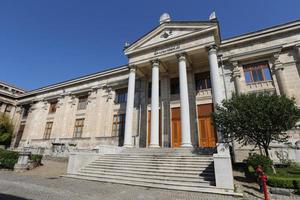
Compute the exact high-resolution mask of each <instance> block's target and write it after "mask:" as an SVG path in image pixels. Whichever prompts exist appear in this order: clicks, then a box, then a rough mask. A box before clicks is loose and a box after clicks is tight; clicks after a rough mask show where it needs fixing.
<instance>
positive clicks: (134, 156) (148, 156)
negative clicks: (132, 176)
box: [101, 154, 213, 160]
mask: <svg viewBox="0 0 300 200" xmlns="http://www.w3.org/2000/svg"><path fill="white" fill-rule="evenodd" d="M101 158H153V159H182V160H187V159H191V160H213V158H212V157H211V156H207V157H204V156H191V155H188V156H184V155H174V154H170V155H166V154H162V155H153V154H143V155H138V154H105V155H103V156H101Z"/></svg>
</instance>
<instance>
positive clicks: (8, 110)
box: [4, 105, 13, 113]
mask: <svg viewBox="0 0 300 200" xmlns="http://www.w3.org/2000/svg"><path fill="white" fill-rule="evenodd" d="M12 107H13V106H12V105H6V108H5V111H4V113H10V112H11V109H12Z"/></svg>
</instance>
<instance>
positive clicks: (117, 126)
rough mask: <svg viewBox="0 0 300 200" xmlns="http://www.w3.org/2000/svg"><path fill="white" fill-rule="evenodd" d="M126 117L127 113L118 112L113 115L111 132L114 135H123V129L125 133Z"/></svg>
mask: <svg viewBox="0 0 300 200" xmlns="http://www.w3.org/2000/svg"><path fill="white" fill-rule="evenodd" d="M125 119H126V114H125V113H117V114H114V115H113V127H112V134H111V135H112V136H113V137H119V136H120V135H121V131H123V133H124V134H125ZM120 130H121V131H120Z"/></svg>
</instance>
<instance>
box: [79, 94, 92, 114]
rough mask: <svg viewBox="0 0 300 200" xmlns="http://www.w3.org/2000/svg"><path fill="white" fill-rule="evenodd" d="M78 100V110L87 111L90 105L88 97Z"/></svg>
mask: <svg viewBox="0 0 300 200" xmlns="http://www.w3.org/2000/svg"><path fill="white" fill-rule="evenodd" d="M77 98H78V104H77V110H86V108H87V104H88V98H89V96H88V95H80V96H78V97H77Z"/></svg>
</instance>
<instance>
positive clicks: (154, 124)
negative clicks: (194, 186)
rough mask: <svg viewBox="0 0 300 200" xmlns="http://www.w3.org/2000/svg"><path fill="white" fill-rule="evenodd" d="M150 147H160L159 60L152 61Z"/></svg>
mask: <svg viewBox="0 0 300 200" xmlns="http://www.w3.org/2000/svg"><path fill="white" fill-rule="evenodd" d="M150 147H159V61H158V60H154V61H152V88H151V138H150Z"/></svg>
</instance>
